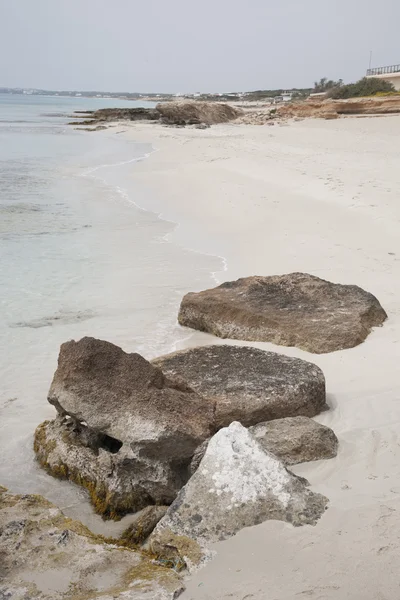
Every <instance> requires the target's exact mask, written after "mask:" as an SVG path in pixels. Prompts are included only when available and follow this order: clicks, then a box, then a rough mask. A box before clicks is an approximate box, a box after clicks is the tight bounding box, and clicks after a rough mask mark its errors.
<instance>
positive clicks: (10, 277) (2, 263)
mask: <svg viewBox="0 0 400 600" xmlns="http://www.w3.org/2000/svg"><path fill="white" fill-rule="evenodd" d="M104 104H106V103H105V102H103V101H91V100H86V99H60V98H38V97H28V98H27V97H16V96H13V97H10V96H8V97H4V96H3V97H2V96H0V307H1V311H0V340H1V342H0V380H1V386H0V456H1V461H0V485H5V486H7V487H9V488H10V489H11V490H14V491H19V492H36V493H42V494H44V495H46V496H47V497H48V498H49V499H50V500H52V501H55V502H56V503H57V504H59V505H60V506H61V507H62V508H66V510H67V512H69V514H72V515H73V516H76V517H79V518H82V519H83V520H84V521H85V522H87V523H88V524H90V525H91V526H92V527H96V526H97V525H98V523H97V521H96V519H95V518H94V517H93V515H92V511H91V509H90V507H89V505H88V503H87V498H86V495H85V492H83V491H82V490H80V489H79V488H77V487H76V486H74V485H72V484H69V483H62V482H58V481H56V480H54V479H52V478H51V477H49V476H47V475H46V474H45V473H44V472H43V471H41V470H40V469H39V468H38V467H37V465H36V463H35V461H34V456H33V452H32V436H33V431H34V429H35V427H36V426H37V425H38V424H39V423H40V422H41V421H43V420H44V419H46V418H51V417H52V416H53V414H54V412H53V408H52V407H51V406H50V405H49V404H48V403H47V401H46V396H47V391H48V388H49V385H50V381H51V378H52V375H53V372H54V370H55V368H56V361H57V355H58V348H59V346H60V344H61V343H62V342H64V341H66V340H68V339H79V338H81V337H83V336H84V335H92V336H94V337H99V338H103V339H107V340H109V341H112V342H114V343H116V344H118V345H120V346H122V347H123V348H124V349H125V350H127V351H138V352H140V353H141V354H143V355H144V356H145V357H147V358H152V357H154V356H157V355H160V354H163V353H165V352H168V351H171V350H173V349H174V348H175V345H176V344H177V343H178V342H179V341H180V340H182V339H184V338H185V337H187V335H188V332H187V331H185V330H183V329H181V328H179V327H178V325H177V323H176V316H177V310H178V307H179V302H180V299H181V298H182V296H183V294H184V293H186V292H187V291H189V290H193V289H200V288H201V287H204V286H209V285H211V284H212V279H211V275H210V273H211V272H212V271H215V270H217V269H218V268H220V260H219V259H217V258H214V257H211V256H203V255H201V254H197V253H194V252H190V251H187V250H184V249H182V248H180V247H178V246H176V245H174V244H172V243H170V242H168V241H167V240H166V239H165V236H166V235H167V234H168V233H169V232H170V231H171V230H172V229H173V228H174V225H173V224H172V223H168V222H166V221H162V220H160V219H159V218H158V217H157V216H156V215H155V214H154V213H151V212H147V211H144V210H142V209H139V208H138V206H137V205H141V199H140V198H139V197H138V196H137V191H136V190H135V189H134V188H133V187H132V185H133V184H132V177H128V176H127V174H128V173H131V172H132V169H134V165H135V161H137V160H146V156H148V154H149V153H150V152H151V151H152V148H151V147H150V146H149V145H147V144H137V143H132V142H129V141H127V140H125V139H122V138H120V136H117V135H115V134H114V133H112V130H108V131H105V132H95V133H87V132H79V131H75V130H74V129H73V128H71V127H68V126H67V125H66V122H67V120H68V118H67V115H70V114H72V111H73V110H83V109H84V108H86V107H87V108H88V107H91V108H97V107H99V105H102V106H103V105H104ZM126 104H127V105H129V106H132V105H133V104H134V103H126ZM118 105H121V103H118Z"/></svg>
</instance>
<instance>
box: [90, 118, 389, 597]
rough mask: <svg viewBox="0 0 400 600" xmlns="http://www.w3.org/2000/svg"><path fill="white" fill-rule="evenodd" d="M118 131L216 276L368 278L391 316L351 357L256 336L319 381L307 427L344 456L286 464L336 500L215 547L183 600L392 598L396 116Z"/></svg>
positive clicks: (140, 180) (162, 205) (160, 206)
mask: <svg viewBox="0 0 400 600" xmlns="http://www.w3.org/2000/svg"><path fill="white" fill-rule="evenodd" d="M122 130H123V131H124V132H125V133H123V134H122V135H127V136H129V137H131V138H132V139H135V140H138V141H142V140H143V141H151V142H152V143H153V145H154V147H155V148H157V149H158V152H155V153H154V154H153V155H152V156H151V157H150V158H149V159H148V160H146V161H143V162H141V163H139V164H136V165H135V166H134V168H133V169H132V177H133V178H134V181H135V184H140V185H141V188H142V191H143V194H144V196H143V197H144V198H145V200H144V202H145V203H146V205H145V206H144V207H145V208H149V209H151V210H155V211H156V212H159V213H161V214H162V216H163V217H164V218H166V219H169V220H172V221H175V222H177V223H179V227H177V229H176V230H175V232H174V233H173V238H174V239H175V240H178V241H179V242H180V243H182V244H183V245H185V246H187V247H191V248H194V249H195V250H198V251H201V252H205V253H210V254H216V255H219V256H222V257H225V259H226V262H223V261H222V260H221V271H220V272H217V273H216V274H215V277H216V278H217V279H218V280H219V281H221V282H222V281H224V280H229V279H234V278H237V277H239V276H247V275H252V274H259V275H272V274H279V273H286V272H291V271H306V272H309V273H312V274H314V275H318V276H320V277H323V278H326V279H329V280H331V281H335V282H340V283H352V284H358V285H360V286H362V287H363V288H365V289H366V290H368V291H370V292H372V293H373V294H375V295H376V296H377V297H378V299H379V300H380V302H381V303H382V305H383V307H384V308H385V309H386V311H387V313H388V315H389V320H388V321H387V322H386V323H385V325H384V326H383V327H382V328H378V329H376V330H375V331H374V332H373V333H372V334H371V335H370V336H369V337H368V339H367V340H366V342H365V343H364V344H362V345H360V346H359V347H357V348H354V349H352V350H345V351H342V352H335V353H332V354H327V355H319V356H317V355H312V354H309V353H307V352H303V351H300V350H297V349H294V348H283V347H276V346H273V345H272V344H254V345H255V346H257V347H261V348H266V349H269V350H271V349H272V350H276V351H278V352H284V353H285V354H288V355H290V356H298V357H301V358H305V359H307V360H311V361H313V362H315V363H316V364H318V365H319V366H320V367H321V368H322V369H323V371H324V373H325V375H326V379H327V390H328V400H329V404H330V407H331V410H330V411H328V412H325V413H323V414H322V415H320V416H319V417H318V418H317V420H318V421H319V422H321V423H324V424H326V425H329V426H330V427H332V428H333V429H334V430H335V432H336V434H337V435H338V437H339V441H340V449H339V454H338V457H337V458H336V459H333V460H329V461H321V462H317V463H309V464H304V465H300V466H297V467H295V468H294V469H293V470H294V471H295V472H296V473H298V474H301V475H303V476H305V477H307V478H308V480H309V481H310V483H311V486H312V489H313V490H314V491H316V492H321V493H322V494H325V495H326V496H328V498H329V499H330V506H329V509H328V511H327V512H326V513H325V515H324V516H323V517H322V519H321V520H320V522H319V523H318V524H317V526H316V527H310V526H305V527H301V528H297V529H295V528H293V527H292V526H290V525H288V524H285V523H281V522H272V521H270V522H267V523H264V524H262V525H260V526H257V527H253V528H249V529H245V530H242V531H241V532H240V533H239V534H238V535H237V536H235V537H234V538H232V539H230V540H228V541H226V542H223V543H220V544H217V545H216V546H215V550H216V551H217V555H216V557H215V559H214V561H212V562H210V563H209V564H208V565H207V566H206V567H205V568H204V569H202V570H201V571H199V572H198V573H197V574H195V575H194V576H193V578H192V579H191V580H190V581H189V582H188V586H187V591H186V592H185V593H184V594H183V596H182V600H189V599H190V600H206V599H207V600H222V599H228V598H229V599H230V600H232V599H233V600H236V599H238V600H244V599H246V600H247V599H251V600H261V599H262V600H264V599H265V600H289V599H290V600H291V599H295V598H299V599H301V598H311V599H312V600H322V599H323V600H325V599H332V598H334V599H335V600H339V599H340V600H346V599H349V600H350V599H351V600H370V599H371V600H372V599H374V600H375V599H376V600H398V599H399V598H400V385H399V376H398V374H399V362H400V309H399V307H400V303H399V298H400V235H399V234H400V167H399V139H400V117H387V118H363V119H350V118H349V119H340V120H338V121H319V120H309V121H302V122H295V123H291V124H289V125H287V126H279V125H276V126H274V127H268V126H264V127H254V126H244V125H243V126H239V125H234V124H232V125H223V126H215V127H213V128H211V129H208V130H205V131H199V130H194V129H168V128H163V127H161V126H158V125H156V126H155V125H134V126H132V127H127V126H126V125H123V126H121V128H120V131H122ZM93 135H96V134H93ZM193 268H196V261H195V259H194V262H193ZM224 268H225V269H226V272H224ZM188 291H191V290H188ZM193 291H194V290H193ZM188 336H189V337H188V340H187V342H186V345H188V346H195V345H198V344H202V343H221V340H218V339H215V338H213V337H212V336H209V335H206V334H200V333H195V334H194V335H192V336H190V332H189V331H188ZM210 510H212V507H210Z"/></svg>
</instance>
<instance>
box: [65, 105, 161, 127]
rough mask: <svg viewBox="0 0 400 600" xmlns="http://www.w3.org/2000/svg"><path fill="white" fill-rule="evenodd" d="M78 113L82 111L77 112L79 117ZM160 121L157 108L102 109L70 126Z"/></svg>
mask: <svg viewBox="0 0 400 600" xmlns="http://www.w3.org/2000/svg"><path fill="white" fill-rule="evenodd" d="M78 112H80V111H76V114H77V115H78ZM78 116H79V115H78ZM88 116H89V118H88ZM159 119H160V113H159V112H158V111H157V110H156V109H155V108H142V107H138V108H100V109H99V110H95V111H92V112H91V114H90V115H88V114H85V115H83V120H82V121H71V122H70V123H69V124H70V125H97V124H98V123H110V122H112V121H158V120H159Z"/></svg>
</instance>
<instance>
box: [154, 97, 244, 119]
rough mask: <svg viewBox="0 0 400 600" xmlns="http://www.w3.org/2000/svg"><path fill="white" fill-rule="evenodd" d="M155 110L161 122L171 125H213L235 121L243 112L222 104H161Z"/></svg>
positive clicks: (194, 102)
mask: <svg viewBox="0 0 400 600" xmlns="http://www.w3.org/2000/svg"><path fill="white" fill-rule="evenodd" d="M156 109H157V110H158V112H159V113H160V115H161V118H162V120H163V122H165V123H167V124H171V125H195V124H198V123H205V124H206V125H214V124H217V123H227V122H228V121H232V120H234V119H237V117H239V116H240V115H241V114H242V113H243V111H242V110H240V109H239V108H235V107H234V106H231V105H230V104H224V103H223V102H200V101H189V102H179V101H177V102H162V103H160V104H157V106H156Z"/></svg>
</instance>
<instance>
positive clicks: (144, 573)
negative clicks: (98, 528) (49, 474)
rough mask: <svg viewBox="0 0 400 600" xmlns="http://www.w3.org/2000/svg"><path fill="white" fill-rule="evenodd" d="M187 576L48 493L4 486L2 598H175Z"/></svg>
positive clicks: (0, 495)
mask: <svg viewBox="0 0 400 600" xmlns="http://www.w3.org/2000/svg"><path fill="white" fill-rule="evenodd" d="M182 590H183V584H182V580H181V577H180V576H179V575H178V574H177V573H176V572H175V571H174V570H172V569H167V568H165V567H162V566H159V564H157V562H156V561H155V560H150V558H149V557H148V556H147V555H146V554H143V553H141V552H139V551H136V550H133V549H129V548H124V547H121V543H120V542H119V541H118V540H105V539H104V538H103V537H102V536H96V535H94V534H93V533H92V532H91V531H89V530H88V529H87V528H86V527H84V526H83V525H82V524H81V523H79V522H78V521H73V520H72V519H69V518H67V517H65V516H64V515H63V513H62V512H61V511H60V510H59V509H58V508H57V507H56V506H54V504H51V503H50V502H48V501H47V500H45V499H44V498H43V497H42V496H34V495H12V494H9V493H7V491H6V490H5V489H4V488H0V598H4V599H6V598H7V599H8V598H10V599H11V598H12V599H15V600H34V599H38V600H39V599H40V600H74V599H77V598H80V599H82V600H83V599H84V598H98V597H101V598H104V600H111V599H112V598H114V599H121V600H122V599H124V600H130V599H131V600H154V598H157V600H158V599H160V600H173V599H174V598H176V597H177V595H179V592H180V591H182Z"/></svg>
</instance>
